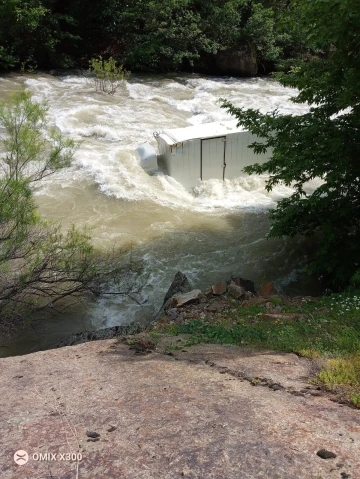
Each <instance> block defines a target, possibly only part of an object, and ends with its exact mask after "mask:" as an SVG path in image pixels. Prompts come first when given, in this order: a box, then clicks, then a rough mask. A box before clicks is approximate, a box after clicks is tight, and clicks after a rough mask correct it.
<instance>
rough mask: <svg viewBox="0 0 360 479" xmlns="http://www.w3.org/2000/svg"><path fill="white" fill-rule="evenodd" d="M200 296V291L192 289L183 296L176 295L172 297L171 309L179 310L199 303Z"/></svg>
mask: <svg viewBox="0 0 360 479" xmlns="http://www.w3.org/2000/svg"><path fill="white" fill-rule="evenodd" d="M200 295H201V290H200V289H193V290H192V291H190V292H188V293H184V294H177V295H175V296H173V297H172V299H171V303H172V307H173V308H172V309H174V308H181V307H182V306H185V305H187V304H191V303H196V302H198V301H199V296H200Z"/></svg>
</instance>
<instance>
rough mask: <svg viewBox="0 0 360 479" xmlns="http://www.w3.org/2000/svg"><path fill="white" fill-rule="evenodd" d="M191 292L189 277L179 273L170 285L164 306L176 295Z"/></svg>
mask: <svg viewBox="0 0 360 479" xmlns="http://www.w3.org/2000/svg"><path fill="white" fill-rule="evenodd" d="M191 290H192V286H191V284H190V281H189V280H188V278H187V276H186V275H185V274H184V273H182V272H181V271H178V272H177V273H176V275H175V277H174V279H173V282H172V283H171V285H170V288H169V289H168V291H167V293H166V294H165V297H164V301H163V305H164V304H165V303H166V302H167V301H168V300H169V299H170V298H172V297H173V296H174V295H175V294H181V293H188V292H189V291H191Z"/></svg>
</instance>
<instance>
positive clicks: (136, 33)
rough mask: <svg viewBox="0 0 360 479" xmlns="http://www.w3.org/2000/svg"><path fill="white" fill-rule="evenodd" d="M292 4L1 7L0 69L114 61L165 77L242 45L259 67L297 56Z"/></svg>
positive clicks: (238, 0)
mask: <svg viewBox="0 0 360 479" xmlns="http://www.w3.org/2000/svg"><path fill="white" fill-rule="evenodd" d="M289 3H291V2H285V1H280V2H275V1H269V0H208V1H207V2H204V1H200V0H156V1H154V0H132V1H131V2H126V1H125V0H102V1H101V2H100V1H98V0H96V1H93V2H89V1H87V0H67V1H63V0H6V1H2V2H1V1H0V68H2V69H9V68H14V67H20V66H21V65H23V66H24V67H26V66H27V65H30V66H34V65H38V66H40V67H65V68H67V67H72V66H75V65H76V64H77V65H79V64H82V66H83V65H84V64H86V63H87V61H88V60H89V59H91V58H93V57H94V55H102V56H103V57H104V58H109V57H113V58H115V59H116V60H117V61H118V62H119V63H121V64H122V63H125V64H126V67H127V68H129V69H131V70H153V71H154V70H156V71H168V70H177V69H179V68H181V67H182V66H183V65H184V63H186V64H191V65H194V64H196V62H197V61H198V60H199V59H202V58H205V57H206V58H208V55H210V58H211V55H213V54H216V53H218V52H221V51H223V50H227V49H235V50H236V49H237V48H239V47H241V46H242V45H244V44H246V45H248V46H250V47H251V50H252V51H254V52H255V53H256V54H257V57H258V59H259V61H263V60H270V61H276V60H278V59H282V58H283V57H284V52H285V51H286V49H287V51H286V55H290V54H291V52H292V51H293V50H294V49H295V48H296V47H295V45H294V37H295V36H296V38H297V41H299V39H300V35H299V29H296V28H295V27H294V26H295V25H297V21H296V20H295V21H294V19H293V18H291V20H289V18H290V17H289V11H290V10H291V9H290V7H289Z"/></svg>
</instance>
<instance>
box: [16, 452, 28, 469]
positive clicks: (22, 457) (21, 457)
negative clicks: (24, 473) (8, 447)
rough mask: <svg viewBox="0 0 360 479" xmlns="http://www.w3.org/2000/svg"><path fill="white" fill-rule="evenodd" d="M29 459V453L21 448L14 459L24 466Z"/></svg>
mask: <svg viewBox="0 0 360 479" xmlns="http://www.w3.org/2000/svg"><path fill="white" fill-rule="evenodd" d="M28 460H29V454H28V453H27V452H26V451H23V450H22V449H20V450H19V451H16V452H15V454H14V461H15V462H16V464H17V465H18V466H23V465H24V464H26V463H27V462H28Z"/></svg>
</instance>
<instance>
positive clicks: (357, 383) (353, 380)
mask: <svg viewBox="0 0 360 479" xmlns="http://www.w3.org/2000/svg"><path fill="white" fill-rule="evenodd" d="M271 302H272V306H273V307H276V306H280V307H281V308H282V312H283V313H286V312H288V313H297V314H299V315H302V316H301V317H299V318H298V319H295V320H294V319H291V320H289V319H288V320H285V319H275V320H270V321H269V320H264V319H262V318H261V316H262V315H263V314H264V313H266V312H269V310H267V309H266V308H265V306H259V305H256V306H251V307H248V308H243V307H241V305H240V304H239V303H235V302H234V303H232V307H231V308H230V309H229V310H228V311H226V312H224V313H222V315H221V318H218V317H217V318H216V319H214V318H213V317H212V318H204V319H203V320H202V321H200V320H195V321H191V322H189V323H188V324H174V325H170V326H167V327H166V331H167V332H168V333H171V334H173V335H178V334H186V335H189V336H188V339H187V342H186V345H187V346H189V345H192V344H199V343H220V344H236V345H239V346H246V347H255V348H266V349H273V350H281V351H286V352H295V353H298V354H301V355H303V356H307V357H311V358H313V359H316V360H318V362H319V364H321V371H320V372H319V374H318V375H317V376H316V378H314V382H316V383H317V384H320V385H322V386H323V387H325V388H327V389H329V390H332V391H335V392H342V393H343V394H344V395H345V397H346V399H347V400H349V401H350V402H352V403H353V404H354V405H355V406H357V407H360V294H356V293H346V294H345V293H344V294H336V295H335V294H334V295H331V296H324V297H322V298H318V299H312V300H306V301H300V302H298V303H296V302H290V303H287V302H285V301H284V300H282V299H281V298H279V297H274V298H272V300H271Z"/></svg>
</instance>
